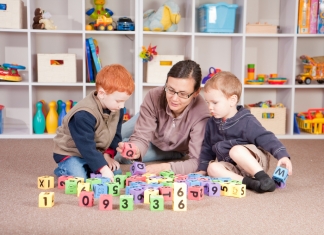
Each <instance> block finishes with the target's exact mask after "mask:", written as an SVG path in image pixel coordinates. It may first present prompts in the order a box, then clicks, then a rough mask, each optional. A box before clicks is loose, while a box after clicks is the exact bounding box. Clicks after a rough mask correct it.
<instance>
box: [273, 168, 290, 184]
mask: <svg viewBox="0 0 324 235" xmlns="http://www.w3.org/2000/svg"><path fill="white" fill-rule="evenodd" d="M287 178H288V170H287V169H286V168H284V167H280V166H277V168H276V169H275V171H274V173H273V175H272V179H273V180H274V181H276V182H279V183H284V184H286V180H287Z"/></svg>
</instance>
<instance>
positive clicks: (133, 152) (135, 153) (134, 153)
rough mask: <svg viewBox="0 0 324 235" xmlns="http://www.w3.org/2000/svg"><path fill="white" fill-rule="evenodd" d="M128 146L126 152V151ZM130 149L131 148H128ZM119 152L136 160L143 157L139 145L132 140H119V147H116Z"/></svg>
mask: <svg viewBox="0 0 324 235" xmlns="http://www.w3.org/2000/svg"><path fill="white" fill-rule="evenodd" d="M125 148H126V152H125ZM127 149H129V150H127ZM116 150H117V152H119V153H120V154H121V155H122V156H123V157H124V158H127V159H130V160H135V159H139V158H140V157H141V152H140V151H139V149H138V147H137V146H136V145H135V144H133V143H130V142H119V143H118V147H117V148H116Z"/></svg>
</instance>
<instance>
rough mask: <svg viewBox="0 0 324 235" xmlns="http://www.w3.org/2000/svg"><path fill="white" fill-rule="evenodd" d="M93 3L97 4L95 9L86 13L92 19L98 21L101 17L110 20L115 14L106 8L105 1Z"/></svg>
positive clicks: (99, 0) (100, 0)
mask: <svg viewBox="0 0 324 235" xmlns="http://www.w3.org/2000/svg"><path fill="white" fill-rule="evenodd" d="M93 2H94V4H95V8H91V9H89V10H88V11H87V12H86V14H87V15H88V16H90V17H91V18H92V19H94V20H97V19H98V17H99V16H105V17H107V18H109V17H111V16H112V15H113V14H114V13H113V12H112V11H111V10H110V9H108V8H104V5H105V3H106V1H105V0H94V1H93Z"/></svg>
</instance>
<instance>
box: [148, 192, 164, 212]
mask: <svg viewBox="0 0 324 235" xmlns="http://www.w3.org/2000/svg"><path fill="white" fill-rule="evenodd" d="M150 210H151V211H163V210H164V198H163V196H162V195H151V199H150Z"/></svg>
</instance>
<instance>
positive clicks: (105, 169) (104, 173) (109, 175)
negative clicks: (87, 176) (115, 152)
mask: <svg viewBox="0 0 324 235" xmlns="http://www.w3.org/2000/svg"><path fill="white" fill-rule="evenodd" d="M100 173H101V175H102V177H107V178H110V180H111V182H114V173H113V172H112V171H111V170H110V169H109V167H108V166H107V165H105V166H104V167H102V168H101V169H100Z"/></svg>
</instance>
